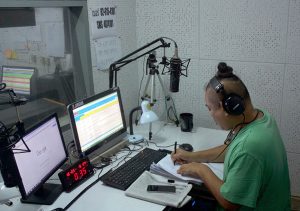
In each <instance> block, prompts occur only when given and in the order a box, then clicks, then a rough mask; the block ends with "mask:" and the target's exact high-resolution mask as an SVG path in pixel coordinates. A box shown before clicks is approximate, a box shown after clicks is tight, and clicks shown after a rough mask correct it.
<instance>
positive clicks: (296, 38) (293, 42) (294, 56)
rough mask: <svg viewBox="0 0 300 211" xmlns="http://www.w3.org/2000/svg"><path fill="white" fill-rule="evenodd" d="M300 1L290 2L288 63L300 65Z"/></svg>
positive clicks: (291, 0)
mask: <svg viewBox="0 0 300 211" xmlns="http://www.w3.org/2000/svg"><path fill="white" fill-rule="evenodd" d="M299 16H300V1H299V0H290V9H289V22H288V34H287V55H286V56H287V62H288V63H292V64H300V45H299V43H300V17H299Z"/></svg>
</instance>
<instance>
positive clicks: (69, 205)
mask: <svg viewBox="0 0 300 211" xmlns="http://www.w3.org/2000/svg"><path fill="white" fill-rule="evenodd" d="M101 172H102V171H101ZM101 172H100V173H101ZM99 181H100V177H98V178H97V179H96V180H95V181H94V182H92V183H91V184H89V185H88V186H87V187H86V188H84V189H83V190H82V191H81V192H80V193H79V194H78V195H77V196H76V197H75V198H74V199H72V201H70V202H69V204H67V206H65V208H63V210H67V209H69V208H70V207H71V206H72V205H73V204H74V202H75V201H77V199H79V197H80V196H82V195H83V194H84V193H85V192H86V191H87V190H88V189H90V188H91V187H93V186H94V185H95V184H96V183H97V182H99Z"/></svg>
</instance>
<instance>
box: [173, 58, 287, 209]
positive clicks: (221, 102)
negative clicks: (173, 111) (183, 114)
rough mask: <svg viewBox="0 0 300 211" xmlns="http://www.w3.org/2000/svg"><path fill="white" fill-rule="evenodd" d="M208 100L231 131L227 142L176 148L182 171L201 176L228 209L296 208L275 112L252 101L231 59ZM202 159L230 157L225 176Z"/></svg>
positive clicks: (221, 68) (213, 81) (211, 87)
mask: <svg viewBox="0 0 300 211" xmlns="http://www.w3.org/2000/svg"><path fill="white" fill-rule="evenodd" d="M205 102H206V106H207V108H208V110H209V112H210V114H211V116H212V117H213V119H214V120H215V122H216V123H217V124H218V125H219V126H220V127H221V128H222V129H224V130H230V132H229V134H228V137H227V139H226V140H225V142H224V145H221V146H218V147H215V148H212V149H209V150H203V151H198V152H186V151H184V150H180V149H178V150H177V151H176V154H174V152H173V153H172V159H173V160H174V161H176V162H178V163H181V164H182V165H181V167H180V168H179V170H178V173H179V174H182V175H189V176H193V177H198V178H200V179H201V180H202V181H203V182H204V184H205V185H206V187H207V188H208V189H209V190H210V191H211V193H212V194H213V195H214V197H215V198H216V200H217V201H218V203H219V205H220V206H221V207H223V208H224V209H225V210H264V211H268V210H270V211H271V210H272V211H274V210H280V211H283V210H290V181H289V172H288V164H287V158H286V151H285V148H284V144H283V142H282V139H281V136H280V133H279V130H278V127H277V124H276V121H275V120H274V118H273V117H272V116H271V115H270V114H269V113H268V112H267V111H265V110H259V109H256V108H255V107H254V106H253V105H252V103H251V99H250V95H249V93H248V90H247V88H246V86H245V85H244V83H243V82H242V81H241V80H240V79H239V78H238V77H237V76H236V75H234V74H233V70H232V68H231V67H230V66H227V64H226V63H220V64H219V65H218V72H217V74H216V76H215V77H213V78H212V79H211V80H210V82H209V83H208V85H207V87H206V90H205ZM201 162H224V175H223V180H220V179H219V178H218V177H217V176H216V175H215V174H214V173H213V172H212V171H211V170H210V169H209V167H207V166H206V165H204V164H202V163H201Z"/></svg>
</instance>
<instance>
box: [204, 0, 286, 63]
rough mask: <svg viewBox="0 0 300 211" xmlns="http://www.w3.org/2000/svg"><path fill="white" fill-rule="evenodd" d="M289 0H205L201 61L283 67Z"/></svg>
mask: <svg viewBox="0 0 300 211" xmlns="http://www.w3.org/2000/svg"><path fill="white" fill-rule="evenodd" d="M287 12H288V0H275V1H274V0H264V1H261V0H251V1H248V0H242V1H241V0H202V1H200V8H199V14H200V19H199V25H200V31H199V34H200V40H199V42H200V46H199V47H200V58H201V59H211V58H217V59H225V60H242V61H259V62H275V63H282V62H284V59H285V46H286V39H285V36H286V31H287V27H286V22H287V17H288V16H287V14H288V13H287Z"/></svg>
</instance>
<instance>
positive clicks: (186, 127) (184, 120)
mask: <svg viewBox="0 0 300 211" xmlns="http://www.w3.org/2000/svg"><path fill="white" fill-rule="evenodd" d="M179 118H180V127H181V131H183V132H191V131H192V129H193V126H194V124H193V114H191V113H181V114H180V116H179Z"/></svg>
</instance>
